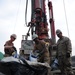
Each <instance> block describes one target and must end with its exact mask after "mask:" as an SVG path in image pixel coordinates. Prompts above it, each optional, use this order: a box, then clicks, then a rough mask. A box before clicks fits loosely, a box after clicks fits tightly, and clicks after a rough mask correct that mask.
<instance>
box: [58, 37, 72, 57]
mask: <svg viewBox="0 0 75 75" xmlns="http://www.w3.org/2000/svg"><path fill="white" fill-rule="evenodd" d="M71 51H72V46H71V41H70V39H69V38H68V37H65V36H63V37H62V39H59V40H58V41H57V56H62V55H64V56H65V55H66V53H71Z"/></svg>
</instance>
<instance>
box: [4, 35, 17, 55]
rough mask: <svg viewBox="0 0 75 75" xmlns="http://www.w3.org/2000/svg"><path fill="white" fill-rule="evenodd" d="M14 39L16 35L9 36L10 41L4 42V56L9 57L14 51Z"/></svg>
mask: <svg viewBox="0 0 75 75" xmlns="http://www.w3.org/2000/svg"><path fill="white" fill-rule="evenodd" d="M16 37H17V36H16V34H12V35H11V36H10V40H8V41H6V43H5V44H4V52H5V56H11V55H12V54H13V53H14V52H15V51H16V48H15V47H14V43H13V42H14V41H15V39H16Z"/></svg>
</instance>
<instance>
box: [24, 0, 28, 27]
mask: <svg viewBox="0 0 75 75" xmlns="http://www.w3.org/2000/svg"><path fill="white" fill-rule="evenodd" d="M27 6H28V0H27V1H26V9H25V24H26V26H27Z"/></svg>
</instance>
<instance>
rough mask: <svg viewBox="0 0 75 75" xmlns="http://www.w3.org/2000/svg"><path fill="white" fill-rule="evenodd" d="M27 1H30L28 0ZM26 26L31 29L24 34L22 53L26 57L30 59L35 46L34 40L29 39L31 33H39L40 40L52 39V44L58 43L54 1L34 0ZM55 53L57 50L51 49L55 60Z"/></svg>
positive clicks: (52, 57)
mask: <svg viewBox="0 0 75 75" xmlns="http://www.w3.org/2000/svg"><path fill="white" fill-rule="evenodd" d="M26 3H28V1H27V2H26ZM26 5H27V4H26ZM46 6H47V8H48V12H47V11H46V10H47V9H46ZM26 9H27V7H26ZM48 15H49V16H48ZM47 16H48V17H49V20H48V19H47ZM48 21H49V23H48ZM26 26H27V27H29V30H28V32H27V34H26V35H23V36H22V41H21V48H20V55H23V56H24V57H25V58H26V59H28V57H29V54H30V52H31V51H32V50H33V48H34V45H33V41H32V40H28V37H29V36H30V35H31V36H33V34H37V35H38V38H39V39H40V40H44V39H47V40H51V43H52V45H54V44H55V43H56V37H55V25H54V18H53V6H52V2H51V1H49V0H47V2H46V0H32V1H31V21H30V22H29V23H28V24H27V25H26ZM30 30H31V31H30ZM49 31H50V33H49ZM49 35H50V36H49ZM55 54H56V50H55V49H51V51H50V59H51V60H54V58H55Z"/></svg>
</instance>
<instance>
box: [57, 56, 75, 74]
mask: <svg viewBox="0 0 75 75" xmlns="http://www.w3.org/2000/svg"><path fill="white" fill-rule="evenodd" d="M58 63H59V69H60V70H61V73H62V74H64V75H74V74H73V71H72V66H71V58H66V57H65V56H60V57H58Z"/></svg>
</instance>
